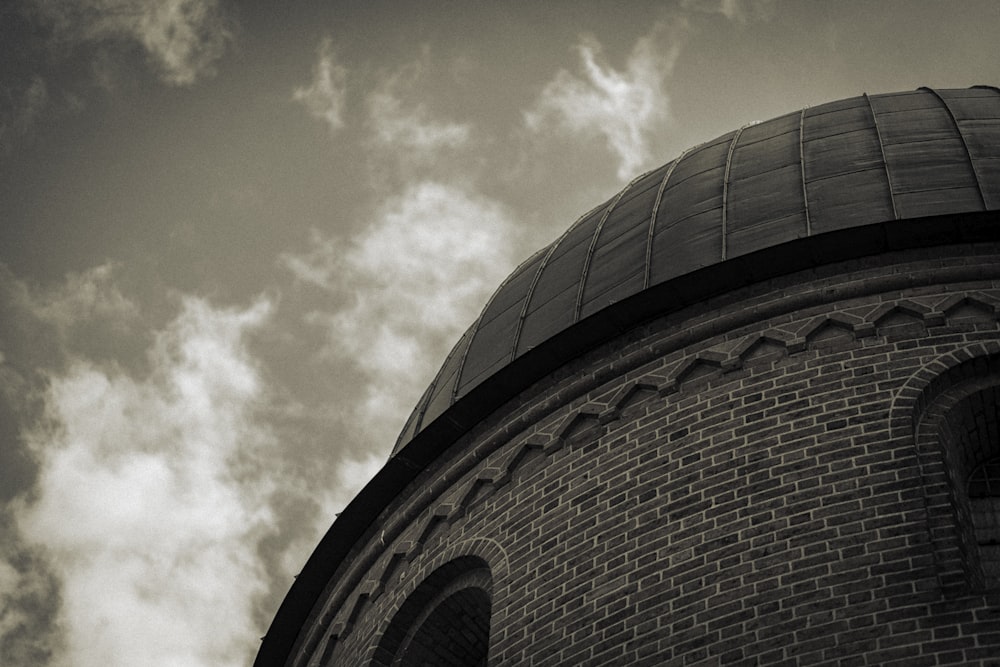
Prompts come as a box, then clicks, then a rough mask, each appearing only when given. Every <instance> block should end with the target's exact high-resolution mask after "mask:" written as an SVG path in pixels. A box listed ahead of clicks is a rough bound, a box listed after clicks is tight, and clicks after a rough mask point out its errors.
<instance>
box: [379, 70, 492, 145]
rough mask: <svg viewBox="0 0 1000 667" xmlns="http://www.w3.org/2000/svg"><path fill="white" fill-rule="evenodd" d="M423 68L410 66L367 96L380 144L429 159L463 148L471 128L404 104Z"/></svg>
mask: <svg viewBox="0 0 1000 667" xmlns="http://www.w3.org/2000/svg"><path fill="white" fill-rule="evenodd" d="M422 69H423V65H422V63H421V62H417V63H411V64H410V65H409V66H407V67H405V68H403V69H402V70H401V71H400V72H398V73H396V74H395V75H394V76H392V77H390V78H388V79H387V80H386V81H384V82H383V83H382V85H380V86H379V88H378V89H377V90H376V91H375V92H373V93H372V94H371V95H369V97H368V114H369V119H370V122H371V125H372V130H373V139H374V141H375V142H376V143H377V144H379V145H381V146H383V147H386V148H390V149H392V150H394V151H398V150H402V151H407V153H408V154H409V155H414V156H416V157H426V158H430V157H433V156H434V154H435V153H436V152H437V151H439V150H441V149H448V148H451V149H454V148H460V147H462V146H464V145H465V144H466V143H467V142H468V140H469V137H470V135H471V132H472V128H471V127H470V126H469V124H467V123H456V122H453V121H440V120H437V119H435V118H434V117H433V116H432V114H431V112H430V110H429V109H428V108H427V105H426V104H424V103H423V102H412V101H404V99H406V98H410V97H412V94H411V93H412V92H413V91H412V87H413V86H414V85H415V82H416V81H418V80H419V78H420V76H421V71H422Z"/></svg>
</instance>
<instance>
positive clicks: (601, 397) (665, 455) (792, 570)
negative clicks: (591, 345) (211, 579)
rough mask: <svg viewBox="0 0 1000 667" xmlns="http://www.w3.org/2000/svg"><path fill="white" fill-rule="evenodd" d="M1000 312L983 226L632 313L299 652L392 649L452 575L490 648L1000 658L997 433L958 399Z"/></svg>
mask: <svg viewBox="0 0 1000 667" xmlns="http://www.w3.org/2000/svg"><path fill="white" fill-rule="evenodd" d="M998 313H1000V249H998V248H996V247H993V246H989V247H988V246H981V247H977V248H969V247H966V248H952V249H934V250H926V251H909V252H906V253H899V254H893V255H890V256H884V257H879V258H867V259H864V260H856V261H852V262H848V263H844V264H841V265H837V266H830V267H825V268H823V269H817V270H813V271H809V272H805V273H803V274H799V275H795V276H788V277H785V278H782V279H780V280H773V281H769V282H768V283H766V284H761V285H756V286H753V287H750V288H747V289H744V290H742V291H740V292H739V293H734V294H730V295H726V296H724V297H721V298H718V299H715V300H713V301H711V302H706V303H703V304H699V305H698V306H696V307H692V308H689V309H688V310H686V311H684V312H681V313H677V314H674V315H671V316H670V317H666V318H663V319H661V320H659V321H656V322H653V323H650V324H649V325H646V326H643V327H641V328H639V329H637V330H635V331H631V332H628V333H627V334H624V335H623V336H622V337H621V338H620V339H619V340H617V341H615V342H613V343H611V344H608V345H605V346H603V347H602V348H600V349H597V350H594V351H593V352H591V353H589V354H587V355H585V356H584V357H582V358H580V359H578V360H577V361H575V362H573V363H572V364H570V365H568V366H567V367H565V368H563V369H561V370H560V371H559V372H558V373H557V374H555V375H553V376H552V377H551V378H549V379H547V380H546V381H544V382H540V383H538V384H537V385H536V386H534V387H532V388H531V389H529V390H527V391H526V392H524V393H523V394H522V395H521V396H520V397H518V398H517V399H515V400H514V401H511V402H510V403H509V404H508V405H506V406H503V407H502V408H501V409H499V410H497V412H496V413H494V414H493V415H492V416H491V417H490V418H489V419H488V420H486V421H485V422H484V423H483V424H481V425H480V426H479V427H478V428H477V429H475V430H474V431H473V432H472V433H469V434H468V435H467V436H466V437H465V438H463V439H462V440H461V441H460V442H458V443H455V444H454V445H453V446H452V447H450V448H449V449H448V450H447V451H446V452H445V453H444V454H443V455H442V456H441V457H440V459H439V460H438V462H437V463H436V465H434V466H432V467H431V468H429V469H427V470H425V471H424V472H423V473H422V474H421V476H420V477H419V478H418V479H417V480H416V481H415V482H414V484H412V485H411V486H410V487H409V488H408V489H407V492H406V493H404V494H401V496H400V497H399V498H398V499H397V500H396V501H395V502H393V503H392V505H391V506H390V507H389V508H388V509H387V510H386V512H384V513H383V515H382V516H381V517H380V518H379V521H378V522H377V525H373V526H372V529H371V530H370V532H369V535H368V539H366V540H364V541H361V542H359V543H358V544H357V545H356V547H355V549H354V553H353V557H352V558H350V559H348V560H347V561H345V563H344V565H343V566H342V567H341V568H340V569H339V570H338V572H337V573H336V575H335V576H334V577H333V578H332V579H331V583H330V585H329V586H328V588H327V591H326V592H325V594H324V596H323V598H322V602H321V603H320V605H319V606H318V607H317V608H316V610H315V611H314V623H313V624H312V626H311V627H310V628H308V629H307V630H306V631H305V632H304V633H303V635H302V637H301V638H300V642H299V644H298V654H297V658H296V659H295V661H294V662H293V664H296V665H319V664H336V665H368V664H390V661H389V659H388V658H387V657H386V648H385V647H386V644H385V641H386V640H385V637H386V636H387V632H388V633H389V635H390V636H391V635H393V634H394V633H400V632H402V633H410V635H413V636H417V635H419V634H420V632H421V629H420V628H419V627H416V626H417V625H419V622H418V620H415V619H418V618H428V617H430V616H432V615H433V613H434V609H433V607H434V604H431V603H426V604H425V603H419V604H418V603H415V602H414V600H423V599H426V600H431V599H436V598H434V595H437V596H438V598H440V597H441V596H442V595H444V594H445V593H447V592H448V590H451V589H448V590H446V589H447V587H448V586H452V587H453V588H454V590H453V591H451V592H452V593H454V592H456V591H476V590H481V591H487V590H488V595H487V596H486V597H485V598H484V597H483V596H482V595H480V594H479V593H474V592H467V593H464V594H463V595H465V597H464V598H461V599H462V600H465V601H466V602H468V603H469V604H470V605H472V606H473V607H475V608H476V609H479V610H480V611H478V612H475V613H479V614H480V615H481V614H482V611H481V610H482V607H483V605H484V604H486V603H484V600H486V601H487V602H488V606H489V607H490V613H489V619H488V627H489V664H490V665H602V664H603V665H616V664H629V665H642V664H648V665H674V664H676V665H691V664H705V665H714V664H734V665H741V664H742V665H755V664H774V665H816V664H830V665H871V664H886V665H891V664H898V665H937V664H981V665H987V664H1000V590H997V587H996V586H993V585H991V584H990V582H988V581H986V580H985V579H984V578H983V577H982V575H981V571H980V570H977V569H976V567H977V564H976V562H975V558H974V555H975V554H974V553H971V555H970V550H972V551H973V552H974V549H975V547H974V546H973V545H970V544H969V543H968V537H967V534H966V533H967V531H966V533H963V530H966V529H965V528H963V526H962V521H964V520H966V519H967V517H964V515H963V509H962V506H961V493H960V492H959V491H956V481H955V480H956V474H959V473H956V472H955V467H956V464H955V463H953V462H951V461H950V459H949V457H952V458H954V452H955V451H958V449H956V448H957V447H959V445H960V446H961V447H964V448H966V449H970V448H972V449H974V448H975V447H976V446H984V445H982V444H981V443H984V442H986V440H984V439H980V440H976V437H977V436H976V435H975V434H972V435H969V434H968V433H966V434H965V435H961V436H959V435H958V431H956V430H955V428H954V423H956V422H957V423H959V424H963V423H964V424H968V423H970V422H969V421H968V418H967V417H963V416H962V414H963V413H961V411H960V412H958V413H956V412H951V411H949V406H954V405H959V406H964V407H961V410H966V411H967V410H968V403H967V402H966V403H962V401H963V400H966V398H967V397H968V396H972V395H975V392H981V391H992V389H988V388H989V387H991V386H995V383H996V382H1000V380H998V378H1000V373H997V374H996V377H994V375H993V373H994V370H993V369H994V368H995V367H996V366H997V365H998V362H997V361H996V360H997V358H998V356H997V355H1000V328H998V323H997V317H998ZM995 381H996V382H995ZM955 387H968V391H967V392H966V393H965V394H964V395H961V396H960V395H959V394H961V391H960V390H959V389H955ZM949 392H951V393H949ZM956 392H957V393H956ZM952 394H954V395H955V396H956V397H957V398H954V400H952V399H950V398H948V397H949V396H952ZM990 395H992V394H990ZM963 420H964V421H963ZM972 421H973V422H974V421H975V418H973V419H972ZM947 424H952V427H951V428H952V430H951V431H947V429H945V431H942V428H944V426H943V425H947ZM966 430H968V429H966ZM942 433H944V435H942ZM947 433H952V434H953V435H954V438H953V439H954V442H955V443H958V444H953V445H948V444H947V443H945V442H943V441H944V440H947V439H948V438H949V437H951V436H949V435H948V434H947ZM963 438H964V440H963ZM977 442H979V443H980V445H976V443H977ZM949 447H951V449H948V448H949ZM949 451H950V452H952V454H949V453H948V452H949ZM962 451H965V450H962ZM959 476H960V474H959ZM963 536H964V537H963ZM470 559H471V560H470ZM456 562H459V563H461V562H465V563H469V562H475V563H476V567H475V568H472V569H471V570H468V569H461V568H457V569H456V568H455V567H454V566H450V565H449V564H452V563H456ZM449 567H451V568H452V569H453V570H454V572H453V576H443V575H439V574H435V573H440V572H441V571H442V568H444V570H443V571H445V572H448V571H449V570H448V568H449ZM477 568H478V569H477ZM482 568H485V569H486V570H485V571H487V572H488V573H489V579H490V583H489V585H488V586H487V585H486V584H483V583H482V580H481V577H482V571H483V570H482ZM468 571H472V572H477V571H478V572H480V574H479V575H475V576H479V577H480V580H479V581H480V583H479V584H475V582H473V583H468V582H467V581H466V583H465V584H463V583H462V582H463V581H465V579H463V577H469V576H473V575H468V574H467V572H468ZM434 577H438V578H439V579H440V581H439V582H438V583H437V584H434V585H432V586H431V588H432V589H434V591H432V592H431V593H428V583H427V582H428V581H431V582H434V581H436V579H434ZM421 586H423V588H421ZM463 586H464V587H463ZM435 587H436V588H435ZM432 593H433V595H432ZM476 596H478V597H476ZM407 601H409V603H408V602H407ZM473 601H475V604H473ZM435 604H436V603H435ZM476 605H478V606H476ZM416 607H419V609H417V610H416V611H414V610H413V608H416ZM470 613H471V614H472V615H473V616H474V615H475V613H472V612H470ZM421 614H422V616H421ZM473 634H475V633H473ZM394 646H395V644H394ZM380 647H381V649H380ZM380 650H381V652H380ZM389 652H390V653H391V651H389ZM373 661H375V662H373Z"/></svg>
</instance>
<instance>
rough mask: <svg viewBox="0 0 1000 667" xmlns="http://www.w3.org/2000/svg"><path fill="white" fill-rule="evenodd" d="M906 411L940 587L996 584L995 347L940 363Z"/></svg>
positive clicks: (999, 566) (998, 374)
mask: <svg viewBox="0 0 1000 667" xmlns="http://www.w3.org/2000/svg"><path fill="white" fill-rule="evenodd" d="M913 417H914V435H915V438H916V440H915V445H916V447H917V454H918V457H919V460H920V461H922V463H921V469H922V475H923V477H924V494H925V501H926V503H927V510H928V513H929V514H928V521H929V529H930V536H931V541H932V544H933V546H934V553H935V560H936V562H937V566H938V576H939V578H940V582H941V585H942V588H943V590H944V591H945V593H946V594H948V595H963V594H965V593H967V592H969V591H970V590H972V591H975V590H983V589H994V588H998V587H1000V528H998V526H1000V471H998V468H1000V355H997V354H991V355H989V356H982V357H972V358H966V360H965V361H963V362H960V363H957V364H956V365H954V366H951V367H949V368H943V369H941V371H940V372H939V374H937V375H936V376H934V377H932V378H930V379H929V382H928V383H927V384H926V385H925V386H924V388H923V390H922V391H921V392H920V395H919V396H918V397H917V402H916V405H915V412H914V415H913ZM937 480H940V482H938V481H937ZM946 517H947V518H946Z"/></svg>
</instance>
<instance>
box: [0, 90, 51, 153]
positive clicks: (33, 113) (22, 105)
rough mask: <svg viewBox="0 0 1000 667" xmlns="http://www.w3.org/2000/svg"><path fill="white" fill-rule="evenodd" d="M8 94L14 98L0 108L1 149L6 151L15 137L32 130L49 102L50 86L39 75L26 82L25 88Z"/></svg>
mask: <svg viewBox="0 0 1000 667" xmlns="http://www.w3.org/2000/svg"><path fill="white" fill-rule="evenodd" d="M4 92H7V91H4ZM7 95H8V96H9V97H11V98H13V99H10V100H9V104H7V105H4V107H3V108H2V109H0V150H3V151H4V152H6V151H9V150H10V147H11V144H12V143H13V141H14V138H15V137H17V136H22V135H25V134H27V133H28V132H30V131H31V129H32V128H33V127H34V125H35V122H36V120H37V119H38V117H39V115H40V114H41V113H42V111H43V110H44V109H45V107H46V106H47V105H48V103H49V91H48V86H47V85H46V84H45V80H44V79H42V78H41V77H40V76H38V75H35V76H33V77H31V79H30V81H27V82H24V87H23V90H20V91H18V92H9V93H7Z"/></svg>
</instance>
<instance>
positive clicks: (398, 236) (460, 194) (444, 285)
mask: <svg viewBox="0 0 1000 667" xmlns="http://www.w3.org/2000/svg"><path fill="white" fill-rule="evenodd" d="M516 238H517V231H516V227H515V225H514V223H513V221H512V220H511V218H510V215H509V214H508V213H507V211H506V210H505V209H504V208H503V207H502V206H501V205H500V204H498V203H497V202H495V201H493V200H490V199H488V198H486V197H483V196H481V195H477V194H474V193H472V192H469V191H466V190H463V189H462V188H460V187H458V186H453V185H445V184H442V183H436V182H430V181H427V182H418V183H414V184H411V185H410V186H408V188H407V189H406V190H405V191H404V192H403V193H401V194H399V195H397V196H396V197H394V198H392V199H390V200H389V201H387V202H386V203H385V204H384V205H383V206H381V207H380V208H379V209H378V210H377V211H375V213H374V215H373V220H372V223H371V225H370V226H369V227H367V228H366V229H365V230H364V231H363V232H362V233H361V234H360V235H359V236H358V237H357V238H355V239H353V240H351V241H349V242H347V243H345V244H343V245H338V244H337V243H335V242H333V241H329V240H324V238H323V236H322V235H321V234H319V233H315V234H314V237H313V247H312V249H311V250H310V251H307V252H306V253H304V254H302V255H291V254H288V255H284V256H283V259H282V262H283V263H284V265H285V266H286V267H287V268H288V269H290V270H291V271H292V272H293V273H294V274H295V275H296V276H297V277H299V278H300V279H301V280H303V281H305V282H308V283H311V284H314V285H320V286H322V287H324V288H325V289H327V290H329V291H331V292H338V293H341V294H347V295H349V299H350V301H349V305H348V306H347V307H345V308H343V309H341V310H338V311H336V312H321V311H317V312H314V313H312V314H311V316H310V321H311V322H312V323H314V324H317V325H321V326H323V327H325V328H326V329H327V331H328V339H327V340H328V343H327V346H326V349H325V352H324V354H325V355H326V357H327V359H328V360H335V361H338V362H344V361H348V362H349V363H352V364H354V365H355V366H357V367H359V368H360V369H361V371H362V373H363V374H364V376H365V377H366V378H367V385H366V386H365V387H363V388H361V389H362V390H361V392H360V395H361V397H362V398H361V400H362V403H361V405H360V406H359V412H358V413H357V414H356V415H355V419H354V421H355V423H356V424H357V425H358V428H359V429H360V430H361V432H362V435H363V437H365V439H366V440H367V441H368V442H370V443H372V444H374V445H378V446H380V448H381V450H382V451H385V449H386V448H388V447H389V446H390V445H391V443H392V442H393V441H394V440H395V436H396V433H397V431H398V430H399V429H400V428H401V427H402V425H403V420H404V419H405V417H406V415H407V414H408V413H409V410H410V409H411V408H412V407H413V405H415V404H416V402H417V400H418V399H419V397H420V393H421V391H422V390H423V388H424V387H425V386H426V385H427V383H428V382H429V381H430V379H431V377H432V375H433V372H434V371H435V370H436V368H437V366H438V365H440V363H441V362H442V360H443V359H444V356H445V354H446V353H447V350H448V347H449V346H450V345H451V344H452V343H453V342H454V341H455V340H456V339H457V338H458V336H459V335H460V334H461V332H462V331H463V330H464V328H465V327H467V326H469V325H470V324H471V323H472V320H473V319H474V318H475V316H476V314H477V313H478V311H479V309H480V308H481V307H482V304H483V303H484V302H485V300H486V298H487V297H488V296H489V294H490V292H491V291H492V290H493V288H494V287H495V286H496V285H497V284H498V283H499V281H500V280H501V279H502V278H503V276H504V275H506V273H507V272H508V271H510V270H511V268H513V267H512V264H513V259H514V257H513V249H514V247H515V245H516Z"/></svg>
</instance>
